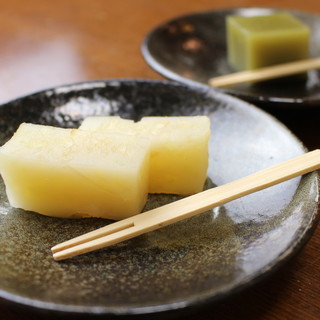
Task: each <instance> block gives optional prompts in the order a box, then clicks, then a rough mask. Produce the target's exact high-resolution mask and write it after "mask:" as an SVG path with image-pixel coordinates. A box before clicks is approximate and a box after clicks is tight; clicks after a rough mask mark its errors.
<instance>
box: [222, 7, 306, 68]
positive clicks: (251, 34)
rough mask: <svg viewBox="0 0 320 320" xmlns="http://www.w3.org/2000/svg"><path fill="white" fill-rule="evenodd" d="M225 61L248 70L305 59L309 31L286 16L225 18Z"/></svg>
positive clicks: (292, 18) (279, 14)
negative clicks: (226, 52)
mask: <svg viewBox="0 0 320 320" xmlns="http://www.w3.org/2000/svg"><path fill="white" fill-rule="evenodd" d="M226 27H227V51H228V62H229V64H230V65H231V66H232V67H233V68H234V69H236V70H239V71H240V70H252V69H256V68H261V67H265V66H270V65H275V64H279V63H285V62H290V61H294V60H300V59H306V58H308V56H309V37H310V30H309V28H308V27H307V26H306V25H305V24H303V23H302V22H301V21H299V20H298V19H296V18H295V17H293V16H292V15H290V14H287V13H274V14H270V15H263V16H251V17H247V16H238V15H232V16H228V17H227V21H226Z"/></svg>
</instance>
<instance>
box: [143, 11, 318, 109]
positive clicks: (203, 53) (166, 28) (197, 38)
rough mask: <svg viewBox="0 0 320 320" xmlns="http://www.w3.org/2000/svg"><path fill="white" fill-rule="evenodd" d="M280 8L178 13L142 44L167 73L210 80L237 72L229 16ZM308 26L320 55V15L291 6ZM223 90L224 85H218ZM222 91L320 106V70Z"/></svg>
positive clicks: (182, 79) (312, 44)
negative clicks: (231, 59)
mask: <svg viewBox="0 0 320 320" xmlns="http://www.w3.org/2000/svg"><path fill="white" fill-rule="evenodd" d="M274 11H280V9H273V8H233V9H227V10H221V11H206V12H200V13H194V14H190V15H185V16H182V17H178V18H176V19H173V20H171V21H168V22H165V23H163V24H161V25H160V26H158V27H156V28H155V29H154V30H152V31H151V32H150V33H149V34H148V35H147V37H146V38H145V40H144V42H143V44H142V53H143V55H144V57H145V59H146V61H147V63H148V64H149V65H150V66H151V67H152V68H154V69H155V70H156V71H158V72H159V73H160V74H162V75H164V76H165V77H167V78H169V79H172V80H177V81H179V82H183V83H186V84H193V85H194V84H198V83H202V84H207V83H208V80H209V79H210V78H211V77H214V76H218V75H223V74H228V73H231V72H234V70H232V68H231V67H230V66H229V64H228V62H227V59H226V41H225V39H226V30H225V18H226V16H228V15H230V14H240V15H247V16H248V15H258V14H259V15H260V14H268V13H271V12H274ZM285 11H286V12H289V13H291V14H292V15H294V16H296V17H297V18H298V19H300V20H301V21H303V22H304V23H305V24H307V25H308V26H309V27H310V29H311V33H312V37H311V41H310V55H311V56H319V52H320V41H319V37H320V32H319V30H320V16H319V15H315V14H309V13H305V12H298V11H291V10H285ZM217 90H218V89H217ZM219 91H222V92H225V93H229V94H232V95H234V96H237V97H240V98H242V99H244V100H247V101H249V102H254V103H259V104H261V105H273V106H275V105H276V106H278V107H279V106H285V107H288V106H289V107H302V106H303V107H305V106H310V107H319V105H320V75H319V71H315V70H313V71H310V72H308V77H307V79H306V80H303V81H289V80H287V81H282V82H281V83H280V85H279V82H277V81H268V82H264V83H257V84H255V85H251V84H243V85H238V86H234V87H229V88H226V89H219Z"/></svg>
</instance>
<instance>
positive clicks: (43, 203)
mask: <svg viewBox="0 0 320 320" xmlns="http://www.w3.org/2000/svg"><path fill="white" fill-rule="evenodd" d="M149 151H150V149H149V140H148V139H143V138H141V137H133V136H130V135H120V134H111V133H110V134H108V135H101V134H98V133H94V132H89V131H83V130H77V129H62V128H55V127H50V126H42V125H34V124H26V123H24V124H21V125H20V127H19V128H18V130H17V131H16V133H15V134H14V136H13V137H12V138H11V139H10V140H9V141H8V142H7V143H6V144H5V145H3V146H2V147H1V148H0V172H1V175H2V177H3V180H4V182H5V185H6V191H7V196H8V199H9V202H10V204H11V205H12V206H13V207H18V208H22V209H25V210H31V211H35V212H38V213H41V214H44V215H50V216H55V217H65V218H70V217H89V216H90V217H91V216H92V217H102V218H108V219H113V220H119V219H123V218H126V217H129V216H132V215H135V214H137V213H140V212H141V210H142V208H143V206H144V204H145V202H146V199H147V188H148V171H149Z"/></svg>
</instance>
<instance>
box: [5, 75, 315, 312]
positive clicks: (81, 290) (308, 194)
mask: <svg viewBox="0 0 320 320" xmlns="http://www.w3.org/2000/svg"><path fill="white" fill-rule="evenodd" d="M199 114H201V115H203V114H205V115H208V116H209V117H210V119H211V130H212V135H211V139H210V146H209V148H210V150H209V151H210V166H209V170H208V180H207V183H206V188H211V187H214V186H216V185H221V184H224V183H227V182H229V181H232V180H235V179H237V178H240V177H242V176H245V175H248V174H250V173H253V172H256V171H258V170H260V169H263V168H265V167H268V166H271V165H273V164H276V163H279V162H281V161H284V160H287V159H289V158H292V157H295V156H297V155H299V154H302V153H303V152H305V149H304V147H303V145H302V144H301V143H300V141H298V140H297V139H296V138H295V137H294V136H293V135H292V134H291V132H289V130H288V129H287V128H286V127H284V126H283V125H282V124H281V123H279V122H278V121H276V120H275V119H274V118H272V117H271V116H269V115H268V114H267V113H265V112H264V111H261V110H259V109H258V108H256V107H254V106H252V105H249V104H247V103H246V102H243V101H240V100H238V99H236V98H234V97H230V96H227V95H224V94H221V93H216V92H214V91H212V90H208V88H207V87H206V86H203V87H194V88H190V87H188V86H185V85H181V84H177V83H171V82H157V81H145V80H140V81H135V80H106V81H94V82H87V83H78V84H72V85H66V86H61V87H58V88H54V89H49V90H46V91H42V92H39V93H35V94H32V95H30V96H26V97H22V98H19V99H17V100H14V101H11V102H9V103H7V104H5V105H2V106H1V107H0V128H1V131H0V132H1V134H0V143H1V145H2V144H3V143H4V142H5V141H7V140H8V139H9V138H10V137H11V135H12V134H13V132H14V131H15V130H16V128H17V127H18V126H19V124H20V123H21V122H32V123H41V124H47V125H54V126H62V127H77V126H78V125H79V124H80V123H81V121H82V120H83V119H84V118H85V117H86V116H89V115H121V116H122V117H124V118H131V119H135V120H137V119H139V118H141V117H142V116H150V115H158V116H159V115H165V116H173V115H175V116H179V115H199ZM318 189H319V188H318V175H317V173H316V172H314V173H311V174H308V175H305V176H303V177H302V178H295V179H293V180H290V181H287V182H284V183H282V184H280V185H277V186H274V187H272V188H269V189H267V190H263V191H260V192H257V193H255V194H252V195H249V196H246V197H243V198H241V199H238V200H235V201H232V202H230V203H228V204H226V205H225V206H222V207H217V208H214V209H213V210H210V211H208V212H205V213H203V214H200V215H198V216H195V217H193V218H190V219H188V220H185V221H181V222H179V223H176V224H173V225H171V226H167V227H164V228H162V229H159V230H156V231H154V232H150V233H148V234H144V235H142V236H139V237H137V238H134V239H131V240H129V241H126V242H123V243H120V244H118V245H114V246H111V247H108V248H105V249H102V250H99V251H97V252H92V253H89V254H85V255H82V256H79V257H75V258H72V259H69V260H65V261H61V262H56V261H54V260H53V259H52V255H51V252H50V248H51V247H52V246H53V245H55V244H57V243H60V242H62V241H64V240H67V239H70V238H73V237H75V236H77V235H80V234H83V233H85V232H88V231H91V230H93V229H96V228H98V227H101V226H104V225H106V224H109V223H111V221H107V220H102V219H79V220H67V219H58V218H51V217H47V216H42V215H40V214H36V213H33V212H25V211H23V210H19V209H14V208H12V207H10V205H9V204H8V201H7V198H6V193H5V187H4V184H3V183H2V181H1V183H0V256H1V261H0V297H1V298H3V299H5V300H9V301H11V302H14V303H18V304H20V305H27V306H32V307H34V308H38V309H46V310H56V311H60V312H75V313H88V314H105V315H110V316H112V315H132V314H145V313H158V312H160V313H161V312H165V311H167V312H170V311H173V310H180V311H181V310H184V309H185V308H186V307H195V306H199V305H203V304H207V303H213V302H215V301H218V300H219V299H222V298H225V297H227V296H229V295H231V294H233V293H235V292H237V291H239V290H240V289H242V288H245V287H246V286H248V285H250V284H252V283H255V282H256V281H257V280H259V279H261V278H262V277H264V276H266V275H268V274H269V273H270V272H271V271H273V270H275V269H276V268H277V267H279V266H280V265H282V263H283V262H284V261H286V260H287V259H288V258H290V257H291V256H292V255H293V254H294V253H296V252H297V250H298V249H299V248H300V247H301V245H302V244H303V243H305V242H306V240H307V239H308V238H309V236H310V235H311V233H312V230H313V228H314V226H315V224H316V221H317V218H318V196H319V194H318ZM178 198H179V197H178V196H173V195H167V196H164V195H152V196H150V198H149V201H148V203H147V206H146V209H150V208H153V207H157V206H160V205H162V204H165V203H167V202H170V201H174V200H176V199H178ZM161 314H163V313H161Z"/></svg>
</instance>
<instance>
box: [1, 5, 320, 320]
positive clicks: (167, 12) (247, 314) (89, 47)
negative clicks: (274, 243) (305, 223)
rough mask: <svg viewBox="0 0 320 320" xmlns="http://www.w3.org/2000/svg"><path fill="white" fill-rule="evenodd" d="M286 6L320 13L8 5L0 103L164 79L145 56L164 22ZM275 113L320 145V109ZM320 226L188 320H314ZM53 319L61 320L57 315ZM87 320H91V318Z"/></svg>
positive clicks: (8, 314)
mask: <svg viewBox="0 0 320 320" xmlns="http://www.w3.org/2000/svg"><path fill="white" fill-rule="evenodd" d="M257 5H259V6H268V7H279V6H280V7H282V8H290V9H298V10H305V11H311V12H314V13H319V14H320V3H318V2H316V1H313V0H305V1H298V0H282V1H281V2H279V1H278V0H268V1H267V0H261V1H259V2H256V1H253V0H247V1H245V0H224V1H222V0H216V1H212V0H197V1H185V0H175V1H172V0H152V1H150V0H130V1H127V0H118V1H111V0H91V1H84V0H68V1H65V0H47V1H43V0H29V1H21V0H10V1H3V2H2V3H1V10H0V48H1V49H0V83H1V87H0V103H1V102H4V101H7V100H8V99H12V98H15V97H18V96H20V95H23V94H28V93H30V92H33V91H37V90H41V89H43V88H47V87H50V86H53V85H58V84H63V83H68V82H72V81H82V80H92V79H101V78H149V79H162V77H161V76H160V75H158V74H157V73H156V72H154V71H153V70H152V69H151V68H150V67H148V66H147V65H146V63H145V62H144V60H143V58H142V55H141V53H140V45H141V41H142V39H143V38H144V36H145V35H146V33H147V32H148V31H149V30H150V29H152V28H153V27H155V26H156V25H158V24H160V23H162V22H163V21H165V20H168V19H170V18H173V17H175V16H179V15H182V14H186V13H190V12H197V11H202V10H208V9H210V10H212V9H219V8H229V7H239V6H242V7H245V6H257ZM268 111H270V112H271V113H272V114H273V115H274V116H275V117H277V118H278V119H280V120H281V121H282V122H284V123H285V125H287V126H288V127H289V129H291V130H292V132H293V133H294V134H295V135H297V136H298V137H299V138H300V139H301V140H302V142H303V143H304V144H305V145H306V146H307V147H308V148H310V149H315V148H320V140H319V137H320V126H319V119H320V106H319V108H318V110H316V108H315V109H314V110H277V109H276V110H275V109H271V108H270V110H268ZM319 247H320V228H319V227H318V228H317V229H316V231H315V233H314V235H313V237H312V238H311V240H310V241H309V242H308V243H307V244H306V246H305V247H304V248H303V250H302V251H301V252H300V253H299V255H297V256H296V257H295V258H294V259H292V260H291V261H290V262H289V263H287V264H286V265H285V266H283V267H282V268H281V269H280V270H278V271H277V272H276V273H275V274H273V275H272V276H271V277H268V278H267V279H265V280H264V281H263V282H261V283H259V284H257V285H255V286H253V287H252V288H250V289H248V290H245V291H243V292H241V293H239V295H237V296H235V297H233V298H231V299H227V300H225V301H223V302H221V303H219V304H218V305H215V306H209V307H208V308H207V309H205V310H204V309H203V310H197V311H196V312H195V313H194V314H192V315H191V314H190V316H188V317H183V319H187V320H189V319H190V320H191V319H194V320H209V319H210V320H211V319H219V320H220V319H223V320H230V319H237V320H242V319H246V320H251V319H255V320H291V319H295V320H316V319H319V318H320V303H319V301H320V255H319ZM0 314H1V316H0V317H1V319H5V320H20V319H30V320H42V319H50V318H51V317H52V318H55V317H54V316H50V315H48V314H43V313H38V312H37V313H35V312H32V311H25V310H21V309H20V308H19V307H17V306H12V305H7V304H5V303H4V302H0ZM55 319H56V318H55ZM86 319H89V318H86Z"/></svg>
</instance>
